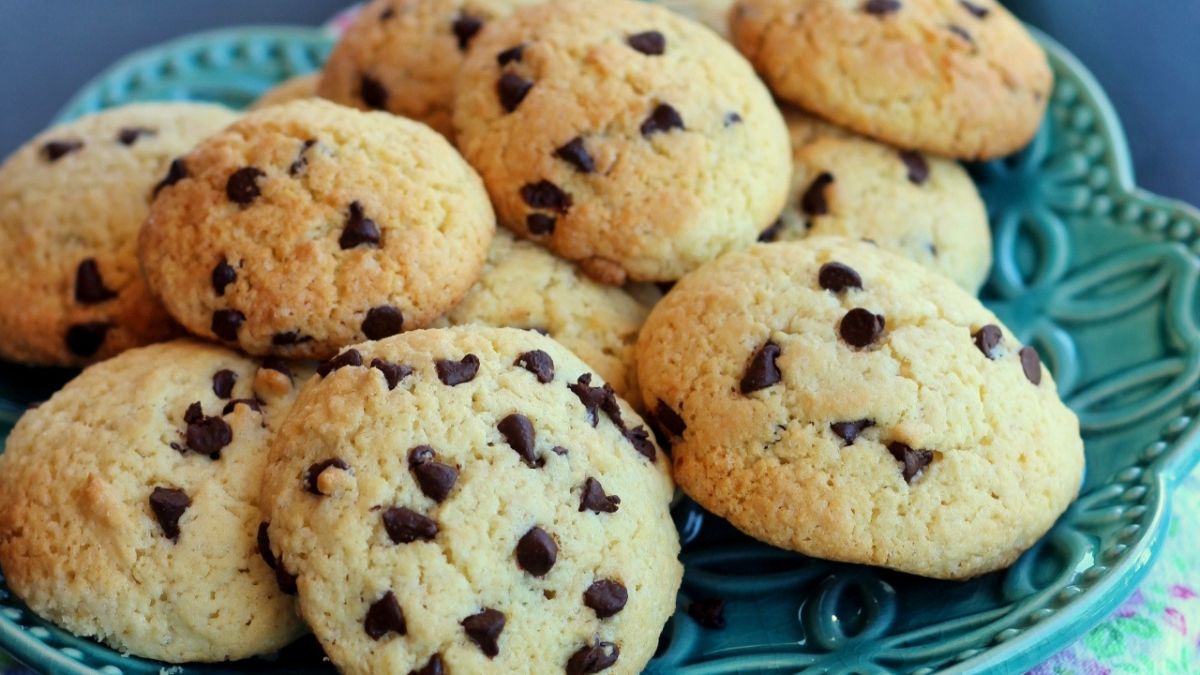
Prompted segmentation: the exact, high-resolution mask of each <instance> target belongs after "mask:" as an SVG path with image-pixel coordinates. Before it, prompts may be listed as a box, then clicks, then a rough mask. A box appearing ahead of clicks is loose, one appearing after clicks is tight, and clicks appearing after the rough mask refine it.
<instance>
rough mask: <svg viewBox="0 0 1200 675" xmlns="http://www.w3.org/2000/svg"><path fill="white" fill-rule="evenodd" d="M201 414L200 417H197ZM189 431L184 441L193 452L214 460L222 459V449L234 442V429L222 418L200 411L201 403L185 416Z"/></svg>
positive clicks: (190, 409) (196, 404)
mask: <svg viewBox="0 0 1200 675" xmlns="http://www.w3.org/2000/svg"><path fill="white" fill-rule="evenodd" d="M197 413H199V415H197ZM184 421H185V422H187V431H186V432H185V433H184V440H185V441H186V442H187V447H188V448H189V449H190V450H192V451H193V452H196V453H199V454H201V455H207V456H208V457H210V458H212V459H220V458H221V448H224V447H225V446H227V445H229V444H230V443H232V442H233V429H232V428H231V427H230V426H229V424H228V423H227V422H226V421H225V420H223V419H221V418H220V417H208V416H206V415H204V414H203V413H202V412H201V410H200V404H199V403H193V404H192V406H191V407H189V408H188V414H187V415H185V416H184Z"/></svg>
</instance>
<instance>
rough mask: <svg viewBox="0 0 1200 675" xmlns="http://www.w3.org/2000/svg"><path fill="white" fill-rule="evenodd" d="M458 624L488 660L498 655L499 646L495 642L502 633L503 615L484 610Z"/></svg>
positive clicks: (491, 610)
mask: <svg viewBox="0 0 1200 675" xmlns="http://www.w3.org/2000/svg"><path fill="white" fill-rule="evenodd" d="M460 624H461V625H462V627H463V630H464V631H466V633H467V637H469V638H471V642H474V643H475V644H476V645H479V649H480V651H482V652H483V653H484V655H485V656H487V657H488V658H489V659H491V658H495V657H496V655H497V654H499V653H500V646H499V645H497V644H496V641H497V640H498V639H499V638H500V634H501V633H502V632H504V614H502V613H500V612H499V611H497V610H494V609H485V610H483V611H482V612H479V613H478V614H472V615H471V616H468V617H467V618H465V619H463V620H462V621H461V622H460Z"/></svg>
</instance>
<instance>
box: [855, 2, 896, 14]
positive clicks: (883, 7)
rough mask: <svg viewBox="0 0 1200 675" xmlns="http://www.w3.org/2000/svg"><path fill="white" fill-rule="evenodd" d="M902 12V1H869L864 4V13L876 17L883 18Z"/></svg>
mask: <svg viewBox="0 0 1200 675" xmlns="http://www.w3.org/2000/svg"><path fill="white" fill-rule="evenodd" d="M899 10H900V0H867V1H866V2H865V3H863V11H864V12H866V13H867V14H874V15H875V16H883V15H884V14H891V13H892V12H896V11H899Z"/></svg>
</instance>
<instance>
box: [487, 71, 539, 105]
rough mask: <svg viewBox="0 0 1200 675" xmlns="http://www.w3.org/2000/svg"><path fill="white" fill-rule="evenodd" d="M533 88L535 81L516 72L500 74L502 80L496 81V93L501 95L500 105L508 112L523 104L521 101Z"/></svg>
mask: <svg viewBox="0 0 1200 675" xmlns="http://www.w3.org/2000/svg"><path fill="white" fill-rule="evenodd" d="M530 89H533V83H532V82H530V81H529V80H526V79H525V78H523V77H521V76H520V75H517V74H515V73H505V74H503V75H501V76H500V80H499V81H498V82H497V83H496V93H497V95H499V96H500V105H502V106H504V109H505V110H507V111H508V112H512V111H514V110H516V109H517V106H519V105H521V101H524V100H525V97H526V96H528V95H529V90H530Z"/></svg>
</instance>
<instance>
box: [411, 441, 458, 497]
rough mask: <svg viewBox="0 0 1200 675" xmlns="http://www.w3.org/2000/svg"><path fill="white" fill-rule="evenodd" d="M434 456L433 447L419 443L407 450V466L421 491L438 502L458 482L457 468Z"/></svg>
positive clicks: (446, 495) (448, 493) (447, 494)
mask: <svg viewBox="0 0 1200 675" xmlns="http://www.w3.org/2000/svg"><path fill="white" fill-rule="evenodd" d="M435 456H436V453H434V451H433V448H431V447H429V446H428V445H419V446H417V447H415V448H413V449H412V450H409V451H408V467H409V469H411V470H412V472H413V476H415V477H416V479H417V485H419V486H420V487H421V492H422V493H423V494H424V495H425V496H426V497H429V498H430V499H432V500H433V501H435V502H438V503H439V504H440V503H441V502H443V501H445V499H446V497H448V496H449V495H450V491H451V490H453V489H454V484H455V483H456V482H458V469H456V468H455V467H452V466H450V465H449V464H442V463H441V462H438V461H436V460H435V459H434V457H435Z"/></svg>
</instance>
